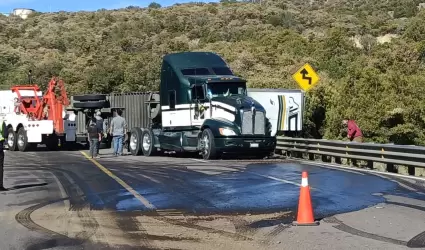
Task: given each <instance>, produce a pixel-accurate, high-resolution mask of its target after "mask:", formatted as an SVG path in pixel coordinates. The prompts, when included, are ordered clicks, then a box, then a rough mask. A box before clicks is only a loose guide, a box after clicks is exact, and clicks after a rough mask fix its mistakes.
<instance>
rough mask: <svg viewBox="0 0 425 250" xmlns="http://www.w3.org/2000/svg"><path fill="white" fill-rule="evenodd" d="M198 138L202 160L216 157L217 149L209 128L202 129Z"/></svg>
mask: <svg viewBox="0 0 425 250" xmlns="http://www.w3.org/2000/svg"><path fill="white" fill-rule="evenodd" d="M199 139H200V143H199V144H200V145H201V154H202V158H204V160H213V159H215V158H216V157H217V151H216V148H215V143H214V135H213V133H212V132H211V130H210V129H209V128H207V129H205V130H204V131H202V135H201V138H199Z"/></svg>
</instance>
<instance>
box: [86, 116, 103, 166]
mask: <svg viewBox="0 0 425 250" xmlns="http://www.w3.org/2000/svg"><path fill="white" fill-rule="evenodd" d="M87 134H88V137H89V138H88V139H89V143H90V156H91V158H99V156H98V155H97V146H98V144H99V141H100V139H101V138H102V136H101V133H100V130H99V128H98V127H97V124H96V118H94V117H92V118H91V119H90V122H89V124H88V126H87Z"/></svg>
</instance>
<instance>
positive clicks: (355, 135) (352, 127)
mask: <svg viewBox="0 0 425 250" xmlns="http://www.w3.org/2000/svg"><path fill="white" fill-rule="evenodd" d="M342 123H343V124H344V125H345V126H347V138H348V139H349V140H350V141H354V142H363V133H362V130H361V129H360V127H359V126H358V125H357V123H356V122H355V121H354V120H348V119H345V120H343V121H342Z"/></svg>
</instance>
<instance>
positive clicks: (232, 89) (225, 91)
mask: <svg viewBox="0 0 425 250" xmlns="http://www.w3.org/2000/svg"><path fill="white" fill-rule="evenodd" d="M207 94H208V95H211V97H218V96H234V95H245V94H246V84H245V83H241V82H223V83H210V84H208V85H207Z"/></svg>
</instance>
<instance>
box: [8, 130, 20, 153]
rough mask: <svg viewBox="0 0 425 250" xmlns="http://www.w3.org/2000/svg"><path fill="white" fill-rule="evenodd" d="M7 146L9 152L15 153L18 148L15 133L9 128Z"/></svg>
mask: <svg viewBox="0 0 425 250" xmlns="http://www.w3.org/2000/svg"><path fill="white" fill-rule="evenodd" d="M7 133H8V135H7V146H8V147H9V151H17V150H18V147H17V145H16V141H17V140H16V133H15V131H14V130H13V128H9V129H8V131H7Z"/></svg>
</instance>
